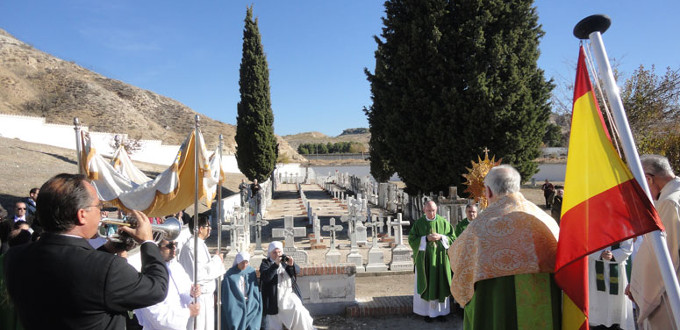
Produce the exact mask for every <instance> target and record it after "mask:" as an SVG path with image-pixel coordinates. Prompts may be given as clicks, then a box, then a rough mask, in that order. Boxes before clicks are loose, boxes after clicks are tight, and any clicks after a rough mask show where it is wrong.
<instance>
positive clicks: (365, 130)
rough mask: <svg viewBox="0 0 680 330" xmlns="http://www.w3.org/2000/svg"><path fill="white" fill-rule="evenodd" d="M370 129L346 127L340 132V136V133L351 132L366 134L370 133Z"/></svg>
mask: <svg viewBox="0 0 680 330" xmlns="http://www.w3.org/2000/svg"><path fill="white" fill-rule="evenodd" d="M370 132H371V131H369V130H368V128H366V127H359V128H348V129H346V130H343V131H342V133H340V136H342V135H351V134H366V133H370Z"/></svg>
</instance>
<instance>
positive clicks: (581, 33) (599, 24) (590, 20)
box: [574, 14, 612, 39]
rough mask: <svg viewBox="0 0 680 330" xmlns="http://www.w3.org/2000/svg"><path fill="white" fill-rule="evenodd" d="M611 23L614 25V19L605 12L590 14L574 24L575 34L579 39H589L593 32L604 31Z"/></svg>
mask: <svg viewBox="0 0 680 330" xmlns="http://www.w3.org/2000/svg"><path fill="white" fill-rule="evenodd" d="M610 25H612V20H611V18H609V16H607V15H604V14H597V15H590V16H588V17H586V18H584V19H582V20H581V21H580V22H578V24H576V26H574V36H575V37H576V38H579V39H588V38H590V34H591V33H593V32H600V34H602V33H604V32H605V31H607V29H608V28H609V26H610Z"/></svg>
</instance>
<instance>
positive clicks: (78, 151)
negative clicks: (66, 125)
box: [73, 117, 84, 174]
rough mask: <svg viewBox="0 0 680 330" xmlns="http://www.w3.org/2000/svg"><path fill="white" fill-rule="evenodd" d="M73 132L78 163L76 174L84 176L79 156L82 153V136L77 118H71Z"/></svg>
mask: <svg viewBox="0 0 680 330" xmlns="http://www.w3.org/2000/svg"><path fill="white" fill-rule="evenodd" d="M73 125H74V126H75V127H73V130H74V131H76V161H77V162H78V174H84V173H83V164H81V163H80V156H81V154H82V152H83V147H82V145H83V141H82V136H81V135H80V130H81V127H80V120H78V117H73Z"/></svg>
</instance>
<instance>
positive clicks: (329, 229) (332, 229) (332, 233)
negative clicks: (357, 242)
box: [322, 218, 342, 250]
mask: <svg viewBox="0 0 680 330" xmlns="http://www.w3.org/2000/svg"><path fill="white" fill-rule="evenodd" d="M322 229H323V231H327V232H329V233H330V236H331V250H335V232H336V231H341V230H342V225H336V224H335V218H331V220H330V224H328V225H325V226H323V227H322Z"/></svg>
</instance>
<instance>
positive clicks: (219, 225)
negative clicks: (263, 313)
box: [215, 134, 222, 329]
mask: <svg viewBox="0 0 680 330" xmlns="http://www.w3.org/2000/svg"><path fill="white" fill-rule="evenodd" d="M219 139H220V142H219V145H218V147H217V155H215V157H219V158H218V159H217V166H218V170H217V220H216V222H217V253H219V254H222V134H220V138H219ZM217 329H222V276H220V277H218V278H217Z"/></svg>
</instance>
